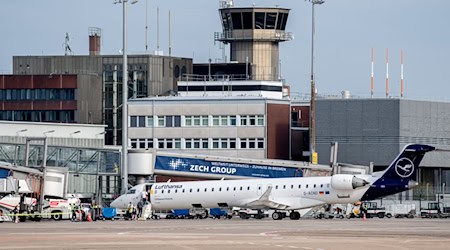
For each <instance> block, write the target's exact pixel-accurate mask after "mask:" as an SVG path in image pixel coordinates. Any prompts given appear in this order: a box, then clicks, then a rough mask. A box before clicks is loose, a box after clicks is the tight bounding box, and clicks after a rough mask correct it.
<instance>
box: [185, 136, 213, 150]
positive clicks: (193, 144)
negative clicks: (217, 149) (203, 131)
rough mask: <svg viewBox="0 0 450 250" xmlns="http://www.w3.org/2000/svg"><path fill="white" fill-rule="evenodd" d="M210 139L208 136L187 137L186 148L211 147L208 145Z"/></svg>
mask: <svg viewBox="0 0 450 250" xmlns="http://www.w3.org/2000/svg"><path fill="white" fill-rule="evenodd" d="M208 144H209V143H208V139H207V138H204V139H203V138H195V139H194V138H188V139H185V143H184V145H185V148H188V149H192V148H193V149H206V148H209V146H208Z"/></svg>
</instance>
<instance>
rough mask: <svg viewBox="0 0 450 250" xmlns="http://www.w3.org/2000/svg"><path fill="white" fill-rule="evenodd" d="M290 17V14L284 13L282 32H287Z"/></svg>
mask: <svg viewBox="0 0 450 250" xmlns="http://www.w3.org/2000/svg"><path fill="white" fill-rule="evenodd" d="M288 15H289V14H288V13H284V17H283V22H282V23H281V30H285V29H286V23H287V19H288Z"/></svg>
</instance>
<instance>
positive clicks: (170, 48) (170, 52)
mask: <svg viewBox="0 0 450 250" xmlns="http://www.w3.org/2000/svg"><path fill="white" fill-rule="evenodd" d="M170 28H171V27H170V10H169V56H172V41H171V33H170Z"/></svg>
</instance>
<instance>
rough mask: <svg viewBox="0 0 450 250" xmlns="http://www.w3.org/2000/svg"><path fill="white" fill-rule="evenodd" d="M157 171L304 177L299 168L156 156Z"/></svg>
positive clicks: (264, 176) (265, 176)
mask: <svg viewBox="0 0 450 250" xmlns="http://www.w3.org/2000/svg"><path fill="white" fill-rule="evenodd" d="M155 169H159V170H169V171H181V172H190V173H203V174H219V175H232V176H249V177H258V178H283V177H302V171H301V170H300V169H297V168H287V167H280V166H270V165H258V164H246V163H233V162H218V161H207V160H202V159H193V158H184V157H183V158H180V157H169V156H156V162H155Z"/></svg>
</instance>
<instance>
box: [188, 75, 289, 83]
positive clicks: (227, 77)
mask: <svg viewBox="0 0 450 250" xmlns="http://www.w3.org/2000/svg"><path fill="white" fill-rule="evenodd" d="M250 80H257V81H281V80H280V79H278V77H277V76H275V75H245V74H233V75H210V76H208V75H194V74H183V75H182V76H181V81H185V82H208V81H222V82H225V81H250Z"/></svg>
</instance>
